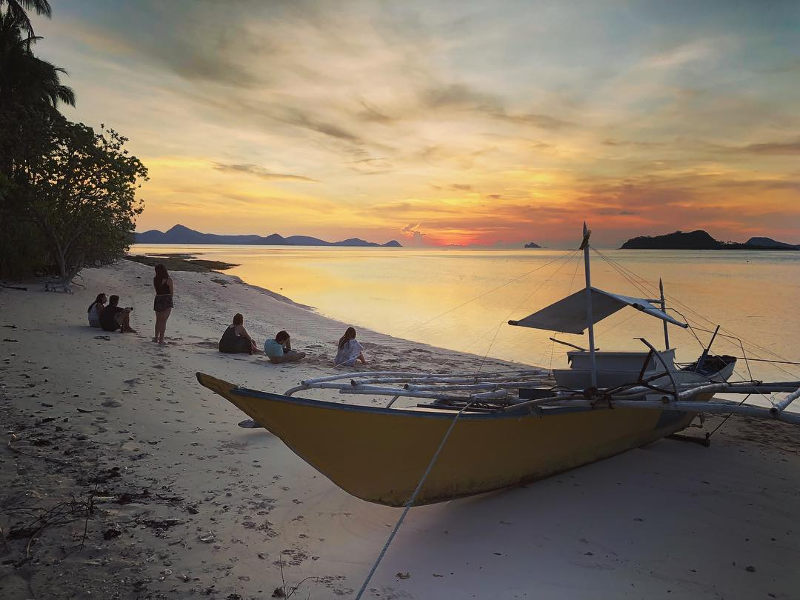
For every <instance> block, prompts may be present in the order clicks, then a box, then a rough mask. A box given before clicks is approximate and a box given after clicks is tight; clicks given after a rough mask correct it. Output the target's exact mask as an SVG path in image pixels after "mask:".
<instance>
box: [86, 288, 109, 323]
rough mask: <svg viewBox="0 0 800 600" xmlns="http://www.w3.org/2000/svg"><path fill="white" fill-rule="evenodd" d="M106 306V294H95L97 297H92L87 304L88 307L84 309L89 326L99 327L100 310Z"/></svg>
mask: <svg viewBox="0 0 800 600" xmlns="http://www.w3.org/2000/svg"><path fill="white" fill-rule="evenodd" d="M105 307H106V295H105V294H97V298H95V299H94V302H92V303H91V304H90V305H89V308H87V309H86V312H87V314H88V317H89V327H100V312H101V311H102V310H103V309H104V308H105Z"/></svg>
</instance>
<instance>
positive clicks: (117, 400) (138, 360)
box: [0, 261, 800, 599]
mask: <svg viewBox="0 0 800 600" xmlns="http://www.w3.org/2000/svg"><path fill="white" fill-rule="evenodd" d="M82 275H83V277H82V283H83V284H84V285H85V287H84V288H76V291H75V293H74V294H73V295H67V294H60V293H45V292H43V291H42V286H40V285H38V284H34V285H28V286H27V287H28V291H21V290H11V289H5V288H4V289H2V290H0V314H1V315H2V318H0V326H2V327H3V329H2V331H3V336H2V338H3V341H2V342H0V348H2V349H3V355H4V358H3V359H2V362H0V367H1V368H2V371H0V372H1V373H2V388H0V416H2V419H3V422H4V424H6V427H5V428H4V429H5V431H4V435H5V439H4V442H5V443H4V444H3V449H2V451H0V457H2V465H3V469H2V473H3V475H2V476H0V481H2V487H3V491H2V492H0V527H2V532H3V536H2V539H0V555H2V561H0V562H3V564H2V565H0V595H2V596H3V597H4V598H5V597H8V598H29V597H39V598H41V597H51V598H62V597H63V598H67V597H87V598H88V597H98V596H99V597H109V598H111V597H118V598H141V597H152V598H183V597H186V596H189V595H199V596H201V597H202V596H207V597H210V598H220V599H223V598H224V599H229V598H235V597H239V598H251V597H259V598H260V597H270V596H271V595H272V594H273V592H274V590H275V589H276V588H278V587H283V586H284V582H285V585H286V586H287V589H291V586H293V585H295V584H297V583H298V582H301V581H303V583H302V584H301V586H300V588H299V589H298V590H297V592H296V593H297V594H298V597H303V598H305V597H310V598H314V599H319V598H330V597H345V598H348V597H349V598H353V597H355V590H358V588H359V587H360V586H361V583H362V582H363V578H364V577H365V576H366V573H367V571H368V570H369V568H370V567H371V565H372V563H373V562H374V560H375V558H376V557H377V554H378V552H379V551H380V548H381V546H382V545H383V543H384V541H385V539H386V536H387V534H388V531H389V529H390V527H391V526H393V525H394V523H395V521H396V520H397V518H398V517H399V514H400V511H399V510H398V509H393V508H388V507H383V506H377V505H373V504H369V503H367V502H363V501H361V500H357V499H355V498H352V497H350V496H348V495H347V494H346V493H344V492H343V491H341V490H339V489H338V488H337V487H336V486H334V485H333V484H332V483H331V482H329V481H328V480H327V479H326V478H325V477H323V476H322V475H320V474H319V473H317V472H316V471H315V470H314V469H313V468H311V467H310V466H309V465H307V464H305V463H304V462H303V461H302V460H301V459H299V458H298V457H297V456H295V455H294V454H293V453H292V452H291V450H289V449H288V448H286V446H285V445H284V444H283V443H282V442H281V441H280V440H279V439H277V438H276V437H274V436H272V435H271V434H269V433H267V432H266V431H264V430H258V429H256V430H243V429H240V428H238V427H237V426H236V423H237V422H238V421H240V420H241V419H242V418H243V417H242V413H241V412H239V411H238V410H237V409H236V408H235V407H233V406H232V405H230V404H229V403H227V402H225V401H224V400H223V399H221V398H219V397H217V396H215V395H214V394H212V393H211V392H208V391H207V390H205V389H203V388H201V387H200V386H199V385H198V384H197V383H196V382H195V381H194V373H195V371H205V372H209V373H211V374H216V375H219V376H222V377H225V378H227V379H229V380H231V381H235V382H237V383H240V384H243V385H247V386H248V387H252V388H255V389H264V390H275V391H279V392H280V391H283V390H284V389H287V388H288V387H291V386H292V385H294V384H295V383H296V382H297V381H299V380H301V379H307V378H311V377H315V376H321V375H325V374H328V373H332V372H334V369H333V367H332V364H331V359H332V357H333V347H334V345H335V341H336V339H338V336H339V335H341V332H342V331H343V329H344V327H345V326H346V324H345V323H341V322H338V321H333V320H331V319H328V318H325V317H322V316H321V315H319V314H318V313H317V312H315V311H313V310H308V309H306V308H303V307H301V306H299V305H297V304H294V303H292V304H290V303H287V302H285V301H283V300H281V299H280V298H276V297H275V296H272V295H270V294H269V293H268V291H265V290H262V289H257V288H255V287H254V286H250V285H249V284H245V283H243V282H242V281H241V280H240V279H238V278H236V277H233V276H230V275H226V274H224V273H198V272H183V271H180V272H173V273H172V275H173V278H174V279H175V285H176V306H175V309H174V310H173V314H172V316H171V317H170V320H169V322H168V324H167V339H168V340H169V342H170V343H169V344H168V345H167V346H165V347H159V346H157V345H155V344H153V343H152V342H151V341H150V337H151V335H152V334H151V332H150V329H151V327H152V324H153V316H152V311H151V306H152V292H151V288H152V285H151V283H150V278H151V277H152V269H150V268H149V267H146V266H145V265H142V264H138V263H133V262H130V261H120V262H119V263H116V264H115V265H112V266H109V267H102V268H99V269H88V270H85V271H84V272H83V273H82ZM100 291H105V292H106V293H108V294H111V293H118V294H119V295H120V297H121V304H123V305H129V304H133V305H134V306H135V311H134V314H133V326H134V327H135V328H136V329H138V331H139V334H138V335H128V334H109V335H108V337H109V338H110V339H104V337H105V336H104V334H105V332H102V331H99V330H94V329H90V328H89V327H88V326H87V325H86V321H85V310H86V306H88V304H89V303H90V302H91V300H93V299H94V296H95V295H96V294H97V293H98V292H100ZM234 312H242V313H243V314H244V315H245V326H246V327H247V329H248V331H249V332H250V333H251V335H253V337H255V338H256V340H257V341H259V343H262V342H263V340H264V339H265V337H266V336H267V335H274V332H275V331H277V330H278V329H287V330H289V331H290V333H291V334H292V340H293V345H294V346H296V347H297V348H298V349H301V350H304V351H306V352H308V353H309V357H308V358H307V359H306V360H305V361H303V362H300V363H292V364H282V365H272V364H271V363H269V362H267V361H266V360H265V359H264V358H263V357H256V356H246V355H220V354H219V353H218V352H217V351H216V342H217V340H218V339H219V336H220V335H221V333H222V329H223V328H224V327H225V326H226V325H227V323H228V322H229V320H230V317H231V316H232V314H233V313H234ZM98 336H100V337H99V338H98ZM9 340H16V341H9ZM359 340H361V341H362V342H363V343H364V344H365V346H366V352H367V358H368V360H369V361H370V362H369V364H368V365H367V367H366V369H365V370H368V369H369V370H375V369H377V370H420V369H423V368H433V369H434V370H452V369H461V370H474V368H475V365H476V361H480V360H482V359H481V357H477V356H473V355H467V354H463V353H458V352H453V351H449V350H442V349H438V348H433V347H430V346H427V345H425V344H419V343H415V342H410V341H407V340H401V339H398V338H393V337H391V336H387V335H383V334H380V333H377V332H372V331H367V330H359ZM485 362H486V363H488V364H491V365H506V364H509V363H507V362H505V361H500V360H494V359H488V360H486V361H485ZM468 367H471V368H469V369H468ZM715 422H718V421H715ZM796 429H797V428H795V429H792V428H790V427H788V426H780V424H777V423H775V424H773V423H757V424H752V423H750V422H748V420H746V419H731V420H730V421H729V422H728V423H727V424H726V425H725V426H724V427H723V428H722V429H721V430H720V431H719V432H717V433H716V434H715V435H714V438H713V439H714V443H713V444H712V446H711V448H709V449H704V448H700V447H699V446H697V445H695V444H682V443H680V442H677V441H673V440H662V441H659V442H656V443H654V444H651V445H650V446H647V447H644V448H640V449H636V450H632V451H629V452H627V453H625V454H622V455H619V456H617V457H614V458H610V459H607V460H604V461H601V462H598V463H594V464H592V465H588V466H586V467H582V468H580V469H575V470H572V471H568V472H566V473H563V474H561V475H556V476H553V477H550V478H548V479H545V480H542V481H540V482H537V483H534V484H530V485H527V486H523V487H519V488H513V489H509V490H504V491H501V492H496V493H490V494H484V495H482V496H477V497H473V498H466V499H462V500H456V501H451V502H447V503H443V504H437V505H431V506H425V507H418V508H415V509H413V510H412V511H410V513H409V515H408V518H407V520H406V523H405V524H404V526H403V528H401V530H400V532H399V534H398V536H397V538H396V539H395V541H394V543H393V544H392V546H391V547H390V549H389V552H388V553H387V555H386V557H385V559H384V561H383V562H382V563H381V566H380V567H379V569H378V571H377V572H376V575H375V578H374V579H373V581H372V583H371V585H370V590H372V591H370V592H368V593H367V594H366V595H365V597H367V598H387V597H396V598H420V599H424V598H456V599H461V598H464V599H467V598H484V597H489V598H525V597H529V598H530V597H537V598H556V599H561V598H564V599H566V598H578V599H582V598H586V599H588V598H597V597H614V598H718V597H725V598H751V597H764V596H767V594H770V595H771V597H775V598H785V599H789V598H792V595H793V594H795V593H796V590H797V589H800V575H798V574H797V571H796V569H795V565H796V564H797V560H798V559H800V535H798V533H797V531H796V527H795V525H794V519H795V518H796V516H797V515H798V514H800V491H798V490H800V433H799V432H798V431H797V430H796ZM9 442H10V445H9ZM73 499H74V501H73ZM90 505H91V508H92V510H91V511H89V510H88V507H89V506H90ZM59 506H61V508H60V509H58V511H57V512H56V513H54V512H52V511H53V510H54V509H56V508H57V507H59ZM48 510H49V511H51V513H50V514H51V515H55V514H60V515H61V516H60V518H59V519H60V521H69V522H67V523H64V524H58V523H57V522H56V521H58V520H59V519H56V520H55V521H54V522H52V523H50V524H47V525H46V526H45V527H44V528H42V529H41V531H39V532H38V533H36V534H35V535H34V536H33V537H32V538H31V536H30V535H24V534H26V533H31V531H29V530H25V527H28V526H30V525H31V524H32V523H35V519H36V517H37V516H40V515H42V514H45V512H44V511H48ZM59 511H60V512H59ZM39 524H40V525H41V522H39ZM11 531H14V532H15V536H19V537H13V539H12V538H11V537H10V536H9V533H10V532H11ZM30 539H32V540H33V541H32V542H31V543H30V554H31V556H30V557H28V556H27V550H26V546H27V544H28V543H29V540H30ZM81 543H83V548H82V549H81V548H80V544H81ZM406 575H408V577H406ZM306 578H310V579H306ZM86 590H88V591H89V592H91V596H90V595H89V594H88V593H87V591H86Z"/></svg>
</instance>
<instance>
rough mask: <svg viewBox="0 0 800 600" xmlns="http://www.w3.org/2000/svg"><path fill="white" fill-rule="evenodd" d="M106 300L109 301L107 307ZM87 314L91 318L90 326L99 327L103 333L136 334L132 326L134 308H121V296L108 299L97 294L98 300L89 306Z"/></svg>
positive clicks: (103, 295)
mask: <svg viewBox="0 0 800 600" xmlns="http://www.w3.org/2000/svg"><path fill="white" fill-rule="evenodd" d="M106 300H107V301H108V305H107V306H106ZM86 312H87V314H88V317H89V325H90V326H92V327H99V328H100V329H102V330H103V331H121V332H122V333H136V330H135V329H133V328H132V327H131V324H130V318H131V312H133V307H127V308H122V307H120V306H119V296H117V295H116V294H114V295H112V296H110V297H108V298H106V295H105V294H97V298H95V299H94V302H92V303H91V304H90V305H89V308H88V309H86Z"/></svg>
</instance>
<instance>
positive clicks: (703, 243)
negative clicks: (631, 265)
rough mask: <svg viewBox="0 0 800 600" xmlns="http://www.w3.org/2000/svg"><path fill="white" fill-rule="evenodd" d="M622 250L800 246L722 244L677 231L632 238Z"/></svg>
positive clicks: (783, 246) (761, 241)
mask: <svg viewBox="0 0 800 600" xmlns="http://www.w3.org/2000/svg"><path fill="white" fill-rule="evenodd" d="M620 249H621V250H800V245H795V244H787V243H785V242H778V241H775V240H773V239H772V238H768V237H751V238H750V239H749V240H747V241H746V242H744V243H741V242H720V241H718V240H715V239H714V238H713V237H711V235H710V234H709V233H708V232H706V231H703V230H702V229H698V230H697V231H690V232H688V233H687V232H683V231H676V232H675V233H668V234H666V235H656V236H653V237H650V236H646V235H642V236H639V237H635V238H631V239H629V240H628V241H627V242H625V243H624V244H622V246H620Z"/></svg>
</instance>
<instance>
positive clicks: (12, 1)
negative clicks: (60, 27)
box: [0, 0, 52, 39]
mask: <svg viewBox="0 0 800 600" xmlns="http://www.w3.org/2000/svg"><path fill="white" fill-rule="evenodd" d="M4 2H5V3H6V4H7V5H8V9H7V13H10V14H11V15H13V16H14V17H16V19H17V21H18V22H19V24H20V28H21V29H22V30H23V31H25V32H26V33H27V34H28V38H29V39H30V38H32V37H34V33H33V25H31V20H30V19H29V18H28V14H27V12H25V11H27V10H30V9H33V10H35V11H36V14H37V15H44V16H45V17H47V18H48V19H49V18H50V15H51V14H52V10H51V9H50V3H49V2H48V1H47V0H0V7H1V6H3V3H4Z"/></svg>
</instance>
